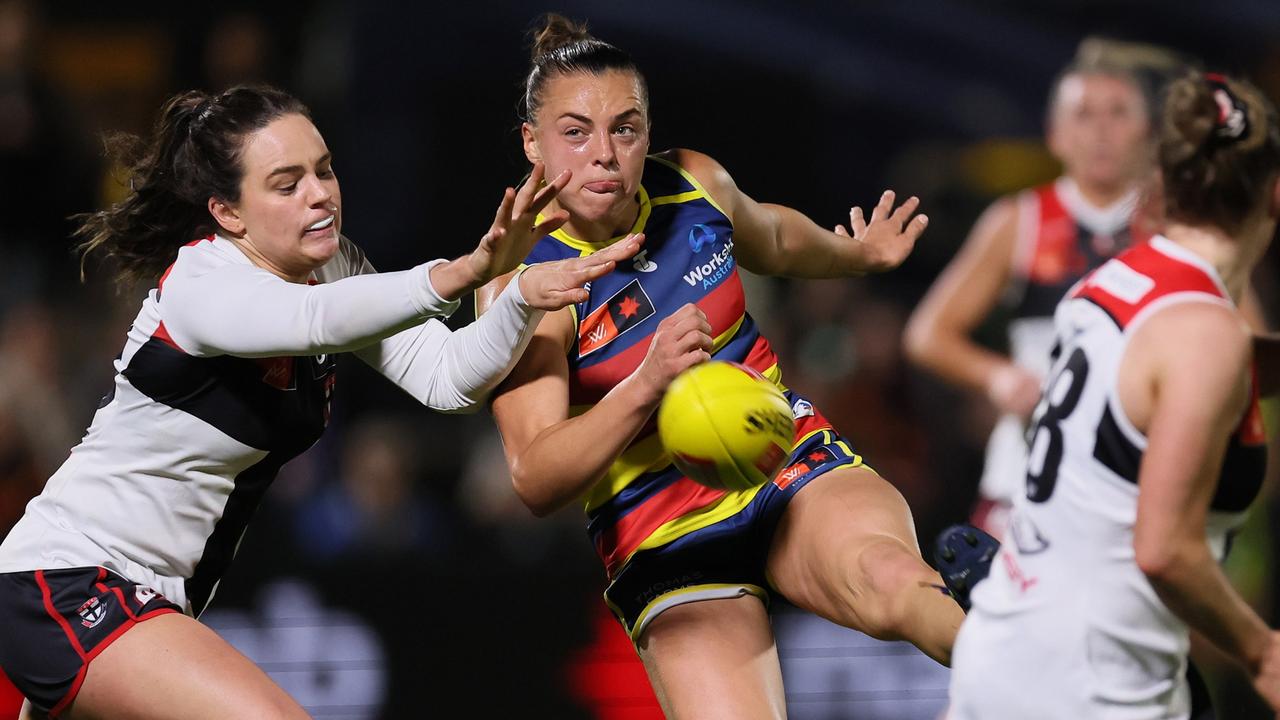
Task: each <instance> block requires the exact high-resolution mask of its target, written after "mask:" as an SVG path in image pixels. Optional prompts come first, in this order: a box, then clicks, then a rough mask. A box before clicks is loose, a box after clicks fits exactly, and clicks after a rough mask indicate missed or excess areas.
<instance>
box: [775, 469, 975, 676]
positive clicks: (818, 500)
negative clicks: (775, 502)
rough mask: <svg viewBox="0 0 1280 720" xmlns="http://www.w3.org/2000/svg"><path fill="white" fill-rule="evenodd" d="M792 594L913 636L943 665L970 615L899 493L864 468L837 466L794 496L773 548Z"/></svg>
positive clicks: (835, 613) (784, 587)
mask: <svg viewBox="0 0 1280 720" xmlns="http://www.w3.org/2000/svg"><path fill="white" fill-rule="evenodd" d="M768 574H769V579H770V582H772V583H773V585H774V587H775V588H776V589H777V590H778V591H779V592H781V593H782V594H783V595H784V596H785V597H786V598H787V599H788V600H790V601H791V602H793V603H795V604H796V605H797V606H799V607H801V608H803V609H805V610H808V611H810V612H813V613H816V614H818V615H821V616H822V617H824V618H827V619H828V620H831V621H832V622H835V623H839V624H841V625H844V626H846V627H851V628H854V629H857V630H861V631H863V632H865V633H867V634H869V635H872V636H874V637H878V638H881V639H888V640H896V639H906V640H910V641H911V642H913V643H915V644H916V645H917V646H919V647H920V649H921V650H923V651H924V652H925V653H927V654H929V655H930V656H931V657H933V658H934V659H936V660H938V661H940V662H943V663H946V662H948V661H949V659H950V654H951V645H952V643H953V642H954V639H955V634H956V631H957V630H958V629H959V627H960V622H961V621H962V620H963V619H964V613H963V611H961V610H960V608H959V606H958V605H956V604H955V602H953V601H952V600H951V598H950V597H948V596H947V595H945V594H943V592H942V587H943V583H942V578H941V577H940V576H939V575H938V574H937V572H935V571H934V570H933V568H931V567H929V565H928V564H927V563H925V561H924V560H923V559H922V558H921V556H920V548H919V546H918V544H917V543H916V533H915V522H914V521H913V520H912V518H911V509H910V508H909V507H908V506H907V503H906V500H904V499H903V497H902V495H901V493H899V492H898V491H897V489H896V488H894V487H893V486H892V485H890V484H889V483H888V482H887V481H885V480H884V478H881V477H880V476H879V475H877V474H876V473H874V472H872V471H871V470H869V469H867V468H841V469H838V470H832V471H831V472H828V473H825V474H824V475H821V476H819V477H817V478H814V479H813V480H812V481H811V482H810V484H809V485H808V486H807V487H805V488H803V489H801V490H800V492H798V493H797V494H796V496H795V497H794V498H793V499H792V500H791V503H790V504H789V505H788V506H787V510H786V512H785V513H784V514H783V517H782V521H781V522H780V523H779V525H778V529H777V531H776V533H775V535H774V539H773V543H772V546H771V547H770V550H769V558H768Z"/></svg>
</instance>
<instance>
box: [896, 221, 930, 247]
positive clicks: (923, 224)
mask: <svg viewBox="0 0 1280 720" xmlns="http://www.w3.org/2000/svg"><path fill="white" fill-rule="evenodd" d="M927 227H929V216H928V215H917V216H915V218H913V219H912V220H911V222H909V223H907V227H906V229H905V230H903V231H902V234H903V236H905V237H906V238H907V240H910V241H911V242H913V243H914V242H915V241H916V240H919V239H920V236H921V235H922V234H923V233H924V229H925V228H927Z"/></svg>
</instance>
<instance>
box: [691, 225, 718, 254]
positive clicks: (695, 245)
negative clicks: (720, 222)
mask: <svg viewBox="0 0 1280 720" xmlns="http://www.w3.org/2000/svg"><path fill="white" fill-rule="evenodd" d="M715 241H716V231H715V230H712V229H711V228H709V227H707V226H706V225H703V224H702V223H695V224H694V226H693V227H691V228H689V247H690V249H692V250H693V251H694V252H696V253H698V252H702V248H704V247H706V246H707V245H710V244H711V243H713V242H715Z"/></svg>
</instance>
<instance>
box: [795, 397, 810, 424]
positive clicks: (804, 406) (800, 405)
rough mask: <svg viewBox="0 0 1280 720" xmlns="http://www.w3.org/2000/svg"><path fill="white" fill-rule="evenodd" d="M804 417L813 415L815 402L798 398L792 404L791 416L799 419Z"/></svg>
mask: <svg viewBox="0 0 1280 720" xmlns="http://www.w3.org/2000/svg"><path fill="white" fill-rule="evenodd" d="M802 417H813V403H811V402H809V401H808V400H805V399H803V398H797V399H796V401H795V403H794V404H793V405H792V406H791V418H792V419H793V420H799V419H800V418H802Z"/></svg>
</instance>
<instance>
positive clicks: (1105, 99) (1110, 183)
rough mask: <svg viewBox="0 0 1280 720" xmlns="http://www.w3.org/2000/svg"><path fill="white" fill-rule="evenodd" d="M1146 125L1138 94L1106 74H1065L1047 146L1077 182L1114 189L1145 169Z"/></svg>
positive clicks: (1128, 84)
mask: <svg viewBox="0 0 1280 720" xmlns="http://www.w3.org/2000/svg"><path fill="white" fill-rule="evenodd" d="M1148 136H1149V127H1148V120H1147V112H1146V107H1145V104H1144V101H1143V97H1142V93H1141V92H1140V91H1139V90H1138V88H1137V87H1135V86H1134V85H1133V83H1131V82H1128V81H1126V80H1123V79H1120V78H1115V77H1111V76H1108V75H1068V76H1067V77H1066V78H1064V79H1063V80H1062V84H1061V85H1060V86H1059V87H1058V94H1057V99H1056V102H1055V104H1054V108H1053V113H1052V115H1051V117H1050V126H1049V147H1050V149H1051V150H1052V151H1053V153H1054V154H1055V155H1057V156H1058V159H1059V160H1061V161H1062V164H1063V165H1064V166H1065V168H1066V172H1067V174H1068V175H1070V176H1071V177H1073V178H1075V180H1076V181H1077V182H1081V183H1088V184H1092V185H1098V186H1102V187H1106V188H1114V187H1116V186H1119V185H1126V184H1128V183H1130V182H1133V181H1134V180H1135V179H1136V178H1137V177H1138V176H1139V175H1140V174H1142V172H1143V170H1144V169H1145V168H1146V166H1147V164H1148V162H1149V157H1150V150H1149V147H1148V143H1147V139H1148Z"/></svg>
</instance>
